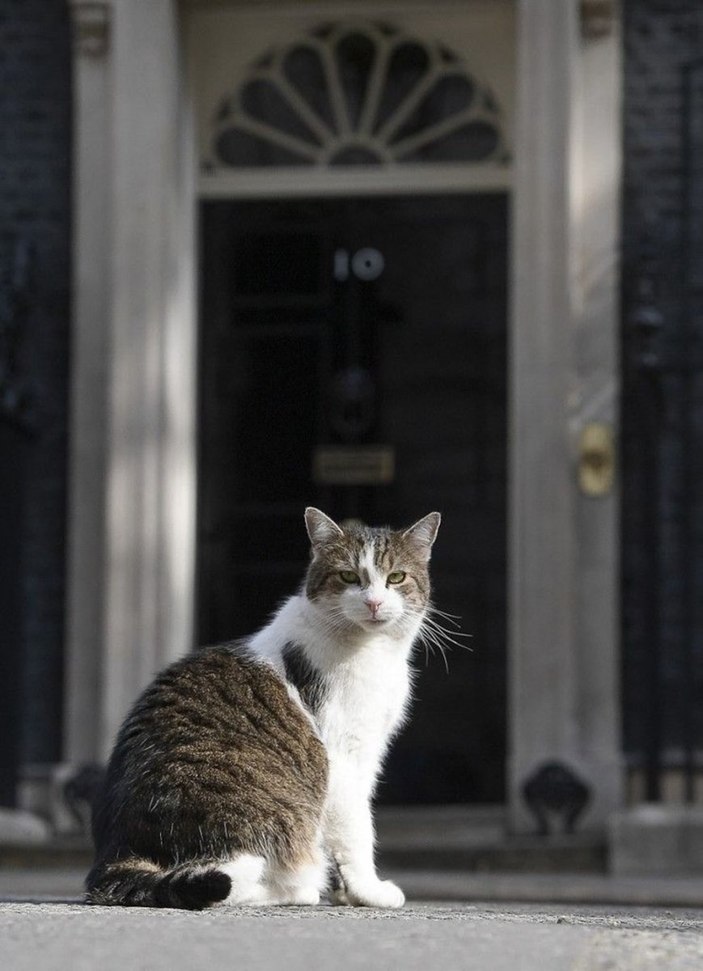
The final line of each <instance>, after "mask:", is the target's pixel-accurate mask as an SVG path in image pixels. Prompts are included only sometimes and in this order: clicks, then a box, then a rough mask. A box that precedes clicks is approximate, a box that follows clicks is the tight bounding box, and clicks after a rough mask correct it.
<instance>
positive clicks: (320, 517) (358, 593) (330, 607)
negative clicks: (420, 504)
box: [305, 506, 441, 634]
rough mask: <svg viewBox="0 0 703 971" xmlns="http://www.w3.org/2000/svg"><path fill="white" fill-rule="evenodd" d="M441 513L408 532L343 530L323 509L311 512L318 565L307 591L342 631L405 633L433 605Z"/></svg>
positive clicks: (309, 522) (348, 525)
mask: <svg viewBox="0 0 703 971" xmlns="http://www.w3.org/2000/svg"><path fill="white" fill-rule="evenodd" d="M440 519H441V517H440V514H439V513H438V512H431V513H429V515H427V516H425V517H424V518H423V519H420V520H418V522H416V523H415V524H414V525H412V526H409V527H408V528H407V529H402V530H391V529H387V528H371V527H369V526H363V525H361V524H360V523H344V524H343V525H342V526H338V525H337V523H335V522H334V520H332V519H330V517H329V516H326V515H325V514H324V513H323V512H321V511H320V510H319V509H315V508H314V507H312V506H310V507H308V509H306V510H305V524H306V526H307V530H308V536H309V537H310V542H311V544H312V562H311V563H310V568H309V570H308V575H307V580H306V586H305V592H306V594H307V597H308V599H309V600H311V601H313V602H314V603H315V604H316V605H317V606H318V607H319V608H320V609H321V610H323V611H324V612H325V613H326V614H327V615H328V617H329V619H330V621H331V622H332V623H333V624H334V626H336V627H338V628H344V627H347V628H350V627H351V628H357V629H358V628H360V629H363V630H367V631H374V630H378V631H384V630H385V631H387V632H388V633H391V634H398V633H403V632H404V631H406V630H409V629H410V628H411V626H412V624H413V623H414V622H417V621H418V620H419V619H420V618H421V617H422V616H423V614H424V612H425V610H426V609H427V607H428V605H429V597H430V578H429V571H428V566H429V560H430V554H431V551H432V544H433V543H434V541H435V537H436V536H437V530H438V529H439V524H440Z"/></svg>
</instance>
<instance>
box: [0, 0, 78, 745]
mask: <svg viewBox="0 0 703 971" xmlns="http://www.w3.org/2000/svg"><path fill="white" fill-rule="evenodd" d="M69 44H70V38H69V23H68V12H67V7H66V3H65V0H0V234H2V236H3V238H4V239H5V240H6V241H7V240H11V239H12V238H13V237H16V236H21V237H23V238H26V239H28V240H29V241H30V242H31V244H32V246H33V248H34V251H35V272H34V290H33V293H32V303H31V308H30V313H29V316H28V319H27V326H26V335H25V339H24V341H23V345H22V352H21V362H20V363H21V376H22V378H23V380H24V381H25V382H26V383H27V385H28V386H29V389H30V391H31V394H32V396H33V408H32V421H33V424H34V427H35V429H36V437H35V438H33V439H32V440H30V441H28V442H27V445H26V457H27V465H26V472H25V491H24V516H23V521H22V524H21V527H20V528H21V538H22V544H21V545H22V553H23V563H22V590H23V594H22V603H21V689H20V690H21V712H22V725H21V737H20V745H21V751H20V755H21V759H22V761H25V762H47V761H53V760H55V759H57V758H59V756H60V745H61V738H60V724H61V680H62V655H63V627H64V583H65V567H64V561H65V506H66V435H67V371H68V346H69V279H70V245H69V244H70V225H69V215H70V214H69V204H70V199H69V186H70V131H71V129H70V104H71V90H70V70H71V62H70V46H69ZM1 579H2V578H0V582H1ZM3 649H4V650H8V649H10V646H9V645H7V644H4V645H3ZM0 744H2V743H1V740H0Z"/></svg>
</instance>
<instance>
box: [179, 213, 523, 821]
mask: <svg viewBox="0 0 703 971" xmlns="http://www.w3.org/2000/svg"><path fill="white" fill-rule="evenodd" d="M506 219H507V211H506V197H505V195H503V194H486V195H476V196H452V197H447V196H442V197H420V198H415V197H413V198H369V199H358V200H354V199H345V200H337V199H334V200H332V199H330V200H320V199H316V200H302V201H301V200H296V201H288V202H246V203H245V202H220V201H218V202H206V203H204V204H203V209H202V221H201V223H202V249H201V254H202V342H201V366H200V387H201V407H200V480H199V481H200V494H199V543H198V551H199V555H198V565H199V570H198V579H199V594H198V611H199V613H198V616H199V630H198V634H199V639H200V642H201V643H212V642H215V641H218V640H222V639H228V638H231V637H234V636H237V635H241V634H246V633H249V632H251V631H253V630H255V629H256V628H257V627H259V626H260V625H261V624H262V623H263V622H264V621H265V620H266V618H267V616H268V615H269V614H270V613H271V612H272V611H273V610H274V609H275V607H276V605H277V604H278V603H279V602H280V600H281V599H283V598H284V597H285V596H286V595H288V594H289V593H291V592H293V591H294V590H295V589H296V588H297V586H298V585H299V583H300V581H301V578H302V575H303V572H304V570H305V566H306V563H307V540H306V537H305V532H304V527H303V521H302V512H303V508H304V506H305V505H309V504H313V505H318V506H320V507H321V508H322V509H324V510H325V511H326V512H328V513H329V514H330V515H332V516H333V517H334V518H336V519H345V518H355V517H356V518H360V519H362V520H363V521H365V522H369V523H372V524H380V523H390V524H391V525H396V526H401V525H406V524H408V523H410V522H411V521H413V520H414V519H416V518H419V517H420V516H422V515H424V514H425V513H427V512H430V511H431V510H433V509H439V510H440V511H441V512H442V514H443V517H444V520H443V525H442V529H441V531H440V536H439V539H438V541H437V545H436V548H435V554H434V557H433V578H434V584H435V601H436V604H437V606H438V607H440V608H441V609H442V610H444V611H447V612H449V613H451V614H455V615H458V616H460V617H461V626H462V629H463V630H464V631H466V632H468V633H471V634H472V635H473V637H472V639H471V640H470V641H468V642H467V643H468V644H469V645H470V647H471V651H465V650H460V649H458V648H457V649H454V650H453V651H452V652H451V654H450V655H449V658H448V666H449V673H447V671H446V669H445V665H444V663H443V660H442V658H441V657H440V656H430V658H429V662H428V663H426V658H425V653H424V651H422V650H419V651H418V654H417V658H416V664H417V665H418V667H419V668H420V669H421V673H420V675H419V678H418V681H417V688H416V698H417V701H416V703H415V706H414V711H413V717H412V719H411V721H410V724H409V726H408V728H407V729H406V730H405V731H404V733H403V735H402V737H401V738H400V739H399V740H398V742H397V743H396V745H395V746H394V750H393V754H392V757H391V759H390V760H389V764H388V767H387V771H386V773H385V782H384V784H383V787H382V789H381V792H380V798H381V799H383V800H385V801H388V802H439V803H446V802H472V801H499V800H501V799H502V798H503V796H504V788H503V775H504V763H505V680H506V671H505V629H506V617H505V613H506V589H505V588H506V578H505V514H506V328H505V324H506V252H507V249H506Z"/></svg>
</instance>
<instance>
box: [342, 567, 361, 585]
mask: <svg viewBox="0 0 703 971" xmlns="http://www.w3.org/2000/svg"><path fill="white" fill-rule="evenodd" d="M339 576H340V578H341V579H342V580H344V582H345V583H358V582H359V576H358V574H357V573H354V571H353V570H340V571H339Z"/></svg>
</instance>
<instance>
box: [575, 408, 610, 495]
mask: <svg viewBox="0 0 703 971" xmlns="http://www.w3.org/2000/svg"><path fill="white" fill-rule="evenodd" d="M614 479H615V442H614V437H613V429H612V428H611V426H610V425H606V424H604V423H602V422H590V423H589V424H588V425H585V426H584V428H583V430H582V431H581V437H580V440H579V468H578V481H579V488H580V489H581V492H583V494H584V495H586V496H607V495H608V493H609V492H610V491H611V490H612V488H613V481H614Z"/></svg>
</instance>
